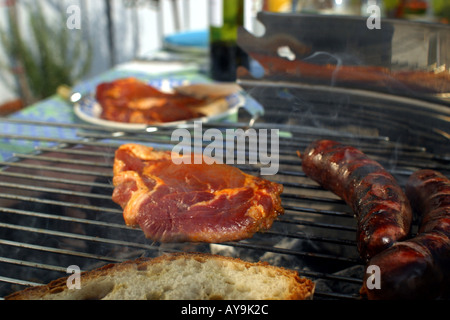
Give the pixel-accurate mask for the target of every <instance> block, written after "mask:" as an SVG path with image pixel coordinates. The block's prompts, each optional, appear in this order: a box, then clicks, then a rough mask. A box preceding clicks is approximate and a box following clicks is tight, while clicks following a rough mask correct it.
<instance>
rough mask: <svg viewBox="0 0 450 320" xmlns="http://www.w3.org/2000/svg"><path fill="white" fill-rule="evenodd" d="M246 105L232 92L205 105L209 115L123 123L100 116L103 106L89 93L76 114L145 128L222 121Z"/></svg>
mask: <svg viewBox="0 0 450 320" xmlns="http://www.w3.org/2000/svg"><path fill="white" fill-rule="evenodd" d="M244 105H245V97H244V96H243V95H242V94H240V93H234V94H231V95H229V96H227V97H225V98H222V99H217V100H214V101H213V102H211V103H208V104H207V105H206V106H205V110H208V113H207V116H205V117H201V118H195V119H188V120H183V121H174V122H164V123H160V124H141V123H139V124H136V123H123V122H116V121H110V120H105V119H102V118H101V117H100V115H101V113H102V107H101V105H100V104H99V103H98V101H97V100H96V99H95V95H94V94H91V95H87V96H85V97H83V98H82V99H81V100H80V101H78V102H77V103H75V105H74V111H75V114H76V115H77V116H78V117H79V118H80V119H82V120H84V121H86V122H89V123H91V124H95V125H99V126H103V127H109V128H116V129H124V130H144V129H146V128H148V127H164V126H177V125H182V124H186V123H191V122H194V121H202V122H208V121H220V120H225V119H227V118H228V117H230V116H232V115H235V114H236V113H237V112H238V110H239V108H241V107H243V106H244Z"/></svg>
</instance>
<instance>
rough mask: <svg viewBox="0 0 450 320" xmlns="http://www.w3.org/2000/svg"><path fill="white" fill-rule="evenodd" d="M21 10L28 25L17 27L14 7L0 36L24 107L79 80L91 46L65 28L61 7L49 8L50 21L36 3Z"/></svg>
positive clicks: (80, 36) (87, 60)
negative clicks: (50, 13) (53, 16)
mask: <svg viewBox="0 0 450 320" xmlns="http://www.w3.org/2000/svg"><path fill="white" fill-rule="evenodd" d="M25 8H26V12H21V13H24V14H23V16H26V17H27V22H28V23H26V24H19V21H18V20H19V17H18V16H19V14H18V12H17V8H9V13H8V25H7V28H6V29H4V30H0V36H1V43H2V44H3V47H4V49H5V51H6V53H7V54H8V55H9V56H10V61H9V64H7V65H9V69H10V70H11V71H12V72H13V73H15V75H16V77H17V78H18V83H19V86H18V87H19V88H18V89H19V92H18V93H19V95H20V96H21V97H22V98H23V100H24V102H25V104H26V105H28V104H30V103H33V102H35V101H37V100H40V99H43V98H46V97H49V96H51V95H53V94H54V93H55V92H56V90H57V88H58V87H59V86H61V85H68V86H72V85H73V84H74V83H75V82H76V81H77V80H79V79H81V78H82V76H84V75H85V74H86V73H87V72H88V71H89V69H90V66H91V60H92V45H91V44H90V42H89V41H85V40H84V39H83V37H82V32H81V31H80V30H70V29H68V28H67V26H66V19H67V15H66V12H65V11H64V10H63V8H56V9H55V8H53V9H54V10H56V18H55V19H53V20H52V19H50V18H49V15H48V14H46V13H45V12H44V9H43V7H42V4H40V2H39V1H33V2H32V4H31V3H30V4H26V6H25ZM50 16H51V15H50ZM19 25H20V26H19ZM25 25H26V26H27V28H29V29H28V30H27V29H26V28H25V27H23V26H25ZM3 65H5V64H3Z"/></svg>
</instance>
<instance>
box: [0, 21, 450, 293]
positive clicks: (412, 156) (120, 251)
mask: <svg viewBox="0 0 450 320" xmlns="http://www.w3.org/2000/svg"><path fill="white" fill-rule="evenodd" d="M263 20H264V19H263ZM239 82H240V84H241V86H242V88H243V89H244V90H245V91H246V92H247V94H249V95H251V96H252V97H253V98H254V99H255V100H257V101H258V102H259V103H260V104H261V105H262V106H263V107H264V114H262V115H260V116H259V118H257V119H256V121H255V118H254V117H253V116H252V115H251V114H248V113H247V112H246V111H245V110H244V109H242V110H240V111H239V114H238V122H232V123H223V122H221V123H203V126H202V128H203V130H207V129H208V128H219V129H222V130H225V129H226V128H234V129H236V128H242V129H246V128H250V127H251V128H255V129H273V128H276V129H279V132H280V138H279V170H278V173H277V174H276V175H273V176H264V178H266V179H269V180H273V181H276V182H279V183H282V184H283V185H284V188H285V190H284V193H283V194H282V204H283V207H284V208H285V214H284V215H282V216H281V217H280V218H279V219H278V220H277V221H275V222H274V224H273V227H272V228H271V229H270V230H269V231H267V232H265V233H258V234H256V235H255V236H254V237H252V238H250V239H247V240H242V241H238V242H227V243H221V244H204V243H182V244H162V243H154V242H152V241H150V240H148V239H145V237H144V235H143V232H142V231H141V230H140V229H133V228H131V227H128V226H126V225H125V224H124V222H123V218H122V210H121V208H120V207H119V206H118V205H116V204H115V203H113V202H112V200H111V194H112V191H113V186H112V163H113V159H114V151H115V150H116V148H117V147H118V146H119V145H121V144H123V143H126V142H135V143H142V144H146V145H149V146H153V147H155V148H158V149H166V150H171V149H172V147H173V145H174V144H175V143H176V142H172V141H171V140H170V137H171V133H172V130H173V129H175V128H171V127H164V128H159V129H158V130H156V131H152V130H149V131H150V132H149V131H145V130H143V131H135V130H125V129H120V130H117V129H113V128H104V127H98V126H93V125H89V124H64V123H54V122H51V123H50V122H41V121H29V120H17V119H15V120H14V119H9V118H1V119H0V122H1V126H4V125H7V124H11V123H20V124H21V125H24V126H30V127H45V128H52V127H54V128H57V129H64V130H68V131H71V132H73V134H74V138H73V139H66V138H65V139H62V138H60V137H58V136H57V134H56V133H57V132H58V130H55V131H54V132H55V134H54V136H50V137H49V136H46V137H41V136H26V135H11V134H5V133H0V138H2V139H8V140H9V141H10V143H11V144H17V143H19V142H23V141H26V142H29V143H34V142H38V143H39V145H38V146H36V147H35V150H34V152H32V153H25V154H20V153H15V154H14V155H13V157H12V158H10V159H8V160H7V161H3V162H0V166H1V169H0V176H1V177H0V212H1V214H0V297H3V296H6V295H8V294H10V293H12V292H13V291H16V290H20V289H23V288H25V287H27V286H34V285H39V284H45V283H48V282H50V281H51V280H54V279H56V278H59V277H64V276H67V275H68V273H67V268H68V267H69V266H72V265H76V266H79V267H80V268H81V270H90V269H93V268H97V267H100V266H102V265H105V264H108V263H115V262H121V261H126V260H129V259H135V258H138V257H143V256H145V257H156V256H159V255H161V254H163V253H165V252H176V251H200V252H211V253H216V254H222V255H228V256H234V257H239V258H241V259H244V260H248V261H260V260H261V261H267V262H269V263H270V264H273V265H277V266H282V267H286V268H290V269H294V270H297V271H298V272H299V274H300V275H301V276H304V277H308V278H310V279H312V280H314V281H315V282H316V291H315V296H314V298H315V299H345V300H352V299H359V289H360V287H361V285H362V279H363V276H364V273H365V264H364V262H363V261H362V260H361V259H360V258H359V255H358V252H357V249H356V241H355V232H356V221H355V219H354V217H353V215H352V213H351V211H350V208H349V207H348V206H347V205H346V204H345V203H344V202H343V201H342V200H341V199H339V198H338V197H337V196H335V195H334V194H332V193H331V192H329V191H326V190H324V189H322V188H321V187H320V186H318V185H317V184H316V183H315V182H313V181H312V180H310V179H309V178H308V177H306V176H305V174H304V173H303V172H302V169H301V160H300V158H299V157H298V156H297V151H300V152H302V151H303V150H304V149H305V148H306V146H307V145H308V144H309V143H310V142H311V141H313V140H315V139H324V138H328V139H333V140H338V141H340V142H342V143H347V144H351V145H353V146H356V147H358V148H360V149H361V150H363V151H364V152H365V153H367V154H368V155H369V156H371V157H372V158H374V159H376V160H378V161H379V162H380V163H381V164H383V165H384V166H385V167H386V169H388V171H390V172H391V173H392V174H393V175H394V176H395V177H396V178H397V179H398V181H399V182H400V184H401V185H404V183H405V181H406V179H407V178H408V177H409V175H410V174H411V173H412V172H413V171H414V170H417V169H419V168H432V169H436V170H438V171H441V172H442V173H444V174H445V175H447V176H448V175H450V144H449V137H450V130H449V119H450V109H449V103H448V101H445V100H442V99H434V98H433V99H431V98H426V99H419V98H418V97H408V96H405V95H392V94H390V93H386V92H384V93H383V92H374V91H370V90H366V89H355V88H346V87H339V86H332V87H330V86H328V85H323V84H320V83H315V84H307V83H302V82H296V81H286V78H283V79H276V80H274V79H269V80H267V79H256V80H255V79H251V78H248V77H246V78H241V79H240V80H239ZM191 129H193V128H191ZM51 132H53V131H51ZM269 150H270V149H269ZM235 166H237V167H239V168H240V169H241V170H243V171H244V172H246V173H249V174H253V175H260V167H259V166H258V165H253V164H248V163H246V164H239V165H238V164H235ZM416 230H417V229H416V225H414V227H413V232H415V231H416Z"/></svg>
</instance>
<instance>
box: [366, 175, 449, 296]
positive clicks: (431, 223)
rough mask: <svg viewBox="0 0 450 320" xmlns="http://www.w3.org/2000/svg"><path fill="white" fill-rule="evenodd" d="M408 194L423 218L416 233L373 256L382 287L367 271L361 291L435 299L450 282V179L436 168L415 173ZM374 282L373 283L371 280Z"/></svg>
mask: <svg viewBox="0 0 450 320" xmlns="http://www.w3.org/2000/svg"><path fill="white" fill-rule="evenodd" d="M406 194H407V196H408V198H409V199H410V201H411V204H412V206H413V208H414V210H415V211H416V212H417V214H418V215H419V217H420V218H421V220H422V222H421V224H420V228H419V233H418V235H417V236H416V237H414V238H412V239H410V240H407V241H403V242H400V243H396V244H395V245H393V246H392V247H391V248H389V249H388V250H386V251H384V252H382V253H380V254H378V255H376V256H375V257H373V258H372V259H371V260H370V261H369V263H368V265H372V266H374V265H375V266H377V267H378V268H379V289H376V288H373V283H372V282H371V281H372V279H369V277H370V275H369V274H366V278H365V280H364V281H363V287H362V288H361V294H362V295H363V296H365V297H367V298H369V299H434V298H439V297H443V296H444V295H446V294H448V292H446V291H447V290H449V286H450V180H449V179H447V178H446V177H445V176H444V175H442V174H441V173H438V172H436V171H433V170H420V171H417V172H415V173H413V174H412V175H411V177H410V178H409V180H408V182H407V185H406ZM368 280H369V282H370V283H371V284H370V285H369V283H368V282H367V281H368Z"/></svg>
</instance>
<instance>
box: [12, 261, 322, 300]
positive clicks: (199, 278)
mask: <svg viewBox="0 0 450 320" xmlns="http://www.w3.org/2000/svg"><path fill="white" fill-rule="evenodd" d="M80 276H81V277H80V280H81V285H80V287H81V288H80V289H69V288H68V286H67V279H68V277H67V278H61V279H58V280H55V281H52V282H50V283H49V284H48V285H43V286H37V287H31V288H27V289H25V290H23V291H19V292H16V293H13V294H11V295H9V296H7V297H6V298H5V299H6V300H31V299H45V300H50V299H69V300H84V299H112V300H140V299H150V300H154V299H157V300H186V299H188V300H207V299H208V300H211V299H223V300H248V299H251V300H269V299H270V300H302V299H312V296H313V293H314V283H313V282H312V281H311V280H309V279H305V278H300V277H299V276H298V273H297V272H296V271H293V270H288V269H284V268H280V267H274V266H270V265H268V264H267V263H262V262H259V263H250V262H245V261H243V260H240V259H236V258H229V257H223V256H219V255H212V254H201V253H175V254H166V255H163V256H160V257H158V258H153V259H151V258H140V259H137V260H134V261H127V262H123V263H118V264H110V265H107V266H104V267H102V268H99V269H96V270H92V271H85V272H83V273H81V275H80Z"/></svg>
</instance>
